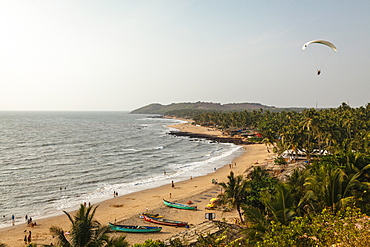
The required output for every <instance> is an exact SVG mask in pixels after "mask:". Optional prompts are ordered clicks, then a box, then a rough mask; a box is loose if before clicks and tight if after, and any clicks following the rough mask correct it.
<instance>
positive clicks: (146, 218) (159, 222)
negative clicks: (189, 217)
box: [144, 215, 188, 226]
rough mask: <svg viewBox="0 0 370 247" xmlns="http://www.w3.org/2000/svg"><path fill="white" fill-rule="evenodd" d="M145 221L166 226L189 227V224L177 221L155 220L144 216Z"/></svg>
mask: <svg viewBox="0 0 370 247" xmlns="http://www.w3.org/2000/svg"><path fill="white" fill-rule="evenodd" d="M144 220H146V221H149V222H152V223H156V224H160V225H166V226H187V225H188V223H187V222H181V221H176V220H168V219H163V218H154V217H149V216H146V215H144Z"/></svg>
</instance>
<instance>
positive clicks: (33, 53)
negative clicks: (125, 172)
mask: <svg viewBox="0 0 370 247" xmlns="http://www.w3.org/2000/svg"><path fill="white" fill-rule="evenodd" d="M369 13H370V1H369V0H363V1H361V0H358V1H356V0H353V1H347V0H346V1H344V0H335V1H334V0H332V1H323V0H318V1H307V0H305V1H300V0H291V1H278V0H276V1H275V0H270V1H261V0H258V1H257V0H256V1H251V0H249V1H248V0H244V1H241V0H240V1H232V0H231V1H226V0H223V1H218V0H203V1H196V0H194V1H190V0H189V1H185V0H184V1H182V0H167V1H164V0H163V1H162V0H156V1H141V0H130V1H124V0H116V1H113V0H100V1H97V0H85V1H82V0H63V1H62V0H23V1H20V0H1V1H0V45H1V49H0V110H133V109H135V108H139V107H141V106H144V105H147V104H150V103H161V104H170V103H173V102H196V101H205V102H219V103H237V102H257V103H262V104H265V105H273V106H278V107H283V106H298V107H315V105H316V104H317V106H318V107H337V106H339V105H340V104H341V103H342V102H347V103H349V104H350V106H352V107H358V106H361V105H366V104H367V103H368V102H370V49H369V45H370V14H369ZM314 39H323V40H329V41H331V42H333V43H334V44H335V45H336V47H337V49H338V52H337V53H335V52H333V51H332V50H330V49H329V48H328V47H325V49H322V48H323V46H320V45H312V46H309V47H308V48H307V49H306V50H305V51H302V49H301V47H302V45H303V44H304V43H305V42H307V41H310V40H314ZM311 48H312V49H311ZM318 66H319V67H318ZM318 68H320V69H321V70H322V74H321V75H320V76H317V74H316V70H317V69H318Z"/></svg>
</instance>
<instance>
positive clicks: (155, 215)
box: [139, 213, 163, 219]
mask: <svg viewBox="0 0 370 247" xmlns="http://www.w3.org/2000/svg"><path fill="white" fill-rule="evenodd" d="M144 215H146V216H149V217H154V218H163V216H162V215H159V214H147V213H142V214H139V218H142V219H144Z"/></svg>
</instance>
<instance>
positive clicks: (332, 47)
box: [302, 40, 337, 52]
mask: <svg viewBox="0 0 370 247" xmlns="http://www.w3.org/2000/svg"><path fill="white" fill-rule="evenodd" d="M315 43H316V44H322V45H326V46H329V47H330V48H331V49H332V50H333V51H335V52H337V47H335V45H333V43H331V42H329V41H325V40H312V41H309V42H307V43H305V44H304V45H303V46H302V50H305V49H306V48H307V46H309V45H310V44H315Z"/></svg>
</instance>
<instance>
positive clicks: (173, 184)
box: [172, 180, 175, 188]
mask: <svg viewBox="0 0 370 247" xmlns="http://www.w3.org/2000/svg"><path fill="white" fill-rule="evenodd" d="M172 188H175V183H174V182H173V180H172Z"/></svg>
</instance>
